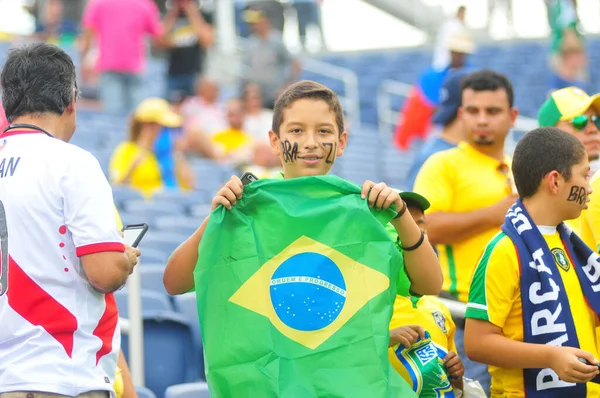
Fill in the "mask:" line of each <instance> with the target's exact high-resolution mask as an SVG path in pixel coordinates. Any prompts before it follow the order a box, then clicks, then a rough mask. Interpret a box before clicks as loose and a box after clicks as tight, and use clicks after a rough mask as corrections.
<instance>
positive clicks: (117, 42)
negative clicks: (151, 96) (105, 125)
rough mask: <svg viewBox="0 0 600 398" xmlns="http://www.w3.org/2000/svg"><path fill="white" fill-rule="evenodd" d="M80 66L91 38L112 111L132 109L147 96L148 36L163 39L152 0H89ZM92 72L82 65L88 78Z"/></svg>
mask: <svg viewBox="0 0 600 398" xmlns="http://www.w3.org/2000/svg"><path fill="white" fill-rule="evenodd" d="M82 25H83V36H82V51H81V65H86V60H85V58H86V57H87V55H88V52H89V50H90V45H91V42H92V38H95V39H96V42H97V46H98V60H97V62H96V65H95V67H96V70H97V71H98V72H99V73H100V85H99V89H100V97H101V99H102V102H103V104H104V110H105V111H107V112H109V113H123V112H130V111H132V110H133V109H135V107H136V106H137V105H138V104H139V103H140V102H141V101H142V100H143V99H144V98H145V95H144V94H145V93H144V85H143V81H142V74H143V71H144V66H145V59H146V47H145V44H146V43H145V40H144V39H145V38H146V37H147V36H151V37H153V38H154V39H155V40H157V41H158V40H160V39H161V36H162V26H161V22H160V13H159V11H158V8H157V7H156V5H155V4H154V2H153V1H152V0H90V2H89V3H88V5H87V7H86V9H85V12H84V15H83V21H82ZM90 73H91V71H90V70H89V68H88V67H86V66H83V77H84V80H86V78H87V77H89V75H90Z"/></svg>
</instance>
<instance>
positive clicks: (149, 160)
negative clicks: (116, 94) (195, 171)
mask: <svg viewBox="0 0 600 398" xmlns="http://www.w3.org/2000/svg"><path fill="white" fill-rule="evenodd" d="M181 124H182V120H181V117H180V116H179V115H177V114H176V113H175V112H173V111H172V110H171V109H170V107H169V103H168V102H167V101H165V100H164V99H161V98H148V99H146V100H144V101H142V103H141V104H140V105H139V106H138V107H137V109H136V110H135V112H134V114H133V116H132V118H131V126H130V129H129V140H128V141H127V142H123V143H121V144H120V145H119V146H118V147H117V148H116V149H115V152H114V153H113V155H112V158H111V160H110V165H109V174H110V179H111V182H112V183H113V184H122V185H129V186H131V187H132V188H134V189H137V190H139V191H140V192H141V193H142V194H144V195H145V196H146V197H150V196H152V195H153V194H154V193H156V192H159V191H161V190H162V189H164V188H165V187H166V184H165V178H164V177H165V175H166V176H167V178H169V175H168V171H167V173H165V171H163V169H162V168H161V164H160V163H159V161H158V159H157V157H156V154H155V150H156V143H157V140H158V138H159V136H160V135H161V131H162V129H163V127H169V128H178V127H180V126H181ZM173 150H174V153H173V155H172V156H173V158H174V160H175V166H174V169H175V171H174V174H175V176H174V177H173V176H172V175H171V178H173V179H177V182H178V184H177V187H181V186H182V185H184V186H189V185H192V186H193V182H192V181H181V177H182V176H187V175H188V174H187V173H185V172H180V171H181V170H183V168H185V167H186V160H185V158H184V157H183V156H182V155H181V153H179V152H178V151H177V149H176V148H173ZM166 183H167V184H168V185H170V187H171V188H173V187H174V186H173V185H175V184H174V183H172V181H169V180H167V181H166ZM182 183H183V184H182Z"/></svg>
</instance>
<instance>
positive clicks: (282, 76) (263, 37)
mask: <svg viewBox="0 0 600 398" xmlns="http://www.w3.org/2000/svg"><path fill="white" fill-rule="evenodd" d="M245 16H246V21H247V22H248V23H250V24H251V29H252V32H253V34H252V36H250V38H248V41H247V43H245V46H244V50H243V53H242V64H243V66H244V79H243V80H244V85H245V84H247V83H256V84H258V85H259V86H260V89H261V92H262V95H263V106H264V107H266V108H269V109H273V106H274V104H275V100H276V99H277V97H278V95H279V94H280V93H281V92H282V91H283V90H284V89H285V88H286V87H287V86H288V85H289V84H290V83H292V82H294V81H295V80H296V79H297V78H298V75H299V74H300V62H299V61H298V60H297V59H294V58H293V57H292V55H291V54H290V52H289V51H288V49H287V48H286V47H285V44H284V43H283V41H282V39H281V36H280V35H278V34H276V33H275V31H274V30H273V28H272V27H271V22H270V21H269V19H268V17H267V14H265V12H264V11H263V10H261V9H258V8H257V9H251V10H248V11H247V12H246V15H245Z"/></svg>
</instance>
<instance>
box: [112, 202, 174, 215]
mask: <svg viewBox="0 0 600 398" xmlns="http://www.w3.org/2000/svg"><path fill="white" fill-rule="evenodd" d="M123 208H124V210H125V212H127V213H131V214H135V213H148V214H152V215H153V216H162V215H166V216H170V215H177V214H183V213H184V207H183V206H182V205H179V204H177V203H172V202H170V201H168V200H164V201H162V200H161V201H159V200H143V199H141V200H127V201H125V202H124V203H123Z"/></svg>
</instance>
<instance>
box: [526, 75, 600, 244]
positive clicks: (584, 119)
mask: <svg viewBox="0 0 600 398" xmlns="http://www.w3.org/2000/svg"><path fill="white" fill-rule="evenodd" d="M599 115H600V95H598V94H596V95H594V96H591V97H590V96H589V95H587V94H586V93H585V92H584V91H583V90H581V89H579V88H576V87H568V88H563V89H562V90H557V91H555V92H553V93H552V94H551V95H550V97H549V98H548V99H547V100H546V102H544V103H543V104H542V106H541V107H540V109H539V111H538V123H539V125H540V127H556V128H559V129H560V130H562V131H564V132H566V133H569V134H571V135H572V136H574V137H575V138H577V139H578V140H579V141H581V143H582V144H583V146H584V147H585V151H586V153H587V156H588V159H589V161H590V162H592V161H594V160H598V158H599V157H600V131H599V128H600V119H599V118H598V116H599ZM592 174H593V171H592ZM593 185H596V184H593ZM593 185H592V188H594V186H593ZM599 205H600V203H590V208H591V207H592V206H594V207H595V206H599ZM594 211H595V210H594ZM587 214H588V210H584V211H583V212H582V213H581V216H580V217H579V218H577V219H575V220H567V221H565V222H566V223H567V224H568V225H569V226H570V227H571V229H573V230H574V231H575V232H576V233H577V234H578V235H579V236H581V238H582V239H583V241H584V242H585V243H586V244H587V245H588V246H590V247H596V239H595V237H594V234H598V231H596V232H594V231H593V229H592V227H591V226H592V223H590V222H589V221H590V220H588V218H587Z"/></svg>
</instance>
